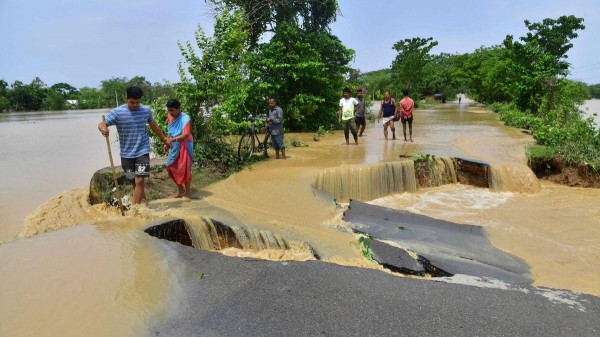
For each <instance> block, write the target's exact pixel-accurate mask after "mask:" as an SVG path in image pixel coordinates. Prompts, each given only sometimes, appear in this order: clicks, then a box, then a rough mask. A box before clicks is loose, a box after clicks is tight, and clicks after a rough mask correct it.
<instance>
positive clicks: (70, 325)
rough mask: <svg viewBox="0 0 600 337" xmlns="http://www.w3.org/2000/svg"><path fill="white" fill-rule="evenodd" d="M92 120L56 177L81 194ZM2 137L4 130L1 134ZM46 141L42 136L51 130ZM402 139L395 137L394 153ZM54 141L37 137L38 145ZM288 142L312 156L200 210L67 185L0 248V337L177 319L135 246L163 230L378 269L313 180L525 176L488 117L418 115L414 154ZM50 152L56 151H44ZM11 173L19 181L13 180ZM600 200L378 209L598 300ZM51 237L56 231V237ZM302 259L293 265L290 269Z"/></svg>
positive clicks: (172, 288)
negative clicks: (485, 244)
mask: <svg viewBox="0 0 600 337" xmlns="http://www.w3.org/2000/svg"><path fill="white" fill-rule="evenodd" d="M463 102H464V101H463ZM96 119H97V118H96V117H94V118H93V121H92V120H91V119H90V120H85V119H81V120H80V125H79V126H78V127H74V128H80V129H85V130H87V131H86V132H87V133H86V134H85V135H82V136H80V137H81V138H84V139H85V142H86V143H87V142H89V147H85V146H88V145H81V144H82V143H79V146H80V147H81V149H82V151H81V152H82V153H84V154H85V156H86V157H85V158H84V159H83V160H81V165H83V166H77V165H74V164H71V163H67V164H66V165H65V167H63V166H57V167H54V168H52V169H51V171H52V170H56V171H59V172H65V170H68V169H71V166H75V168H77V167H80V168H81V170H82V171H86V174H87V178H86V181H87V180H88V179H89V178H90V177H91V174H92V173H93V171H94V170H95V169H98V168H100V167H104V166H107V165H108V159H107V158H106V159H104V160H103V161H102V163H100V164H94V165H95V167H94V168H92V169H91V170H90V171H91V172H89V173H87V168H86V167H87V165H88V162H87V161H93V160H95V159H93V158H105V152H106V149H105V143H104V141H103V139H102V138H101V137H100V135H99V134H98V132H97V131H96V124H97V122H95V120H96ZM81 122H83V123H81ZM63 123H66V122H63ZM90 123H91V125H88V124H90ZM3 124H4V123H2V122H0V127H3V126H2V125H3ZM57 124H61V123H57ZM25 125H29V124H25ZM88 127H89V129H88ZM7 129H8V128H7ZM43 129H44V132H45V131H46V129H47V128H43ZM401 129H402V127H401V125H398V126H397V130H396V135H397V137H398V138H399V139H401V138H402V136H401V133H402V130H401ZM40 132H41V131H40ZM113 134H114V133H113ZM55 137H58V136H53V135H51V134H46V136H44V137H42V138H44V139H54V138H55ZM292 137H298V138H300V139H302V140H303V141H304V142H305V143H306V144H308V145H309V147H304V148H291V147H290V148H289V150H288V151H287V154H288V155H289V156H290V157H289V158H288V160H287V161H283V160H281V161H276V160H269V161H265V162H261V163H258V164H255V165H253V166H252V167H251V168H249V169H247V170H245V171H243V172H239V173H237V174H234V175H233V176H231V177H229V178H228V179H226V180H223V181H220V182H218V183H216V184H213V185H211V186H208V187H207V188H205V189H203V190H193V194H194V195H195V196H198V197H200V200H192V201H180V200H173V199H167V200H159V201H154V202H152V203H150V204H149V205H148V206H147V207H146V206H141V207H138V208H136V209H134V210H131V211H129V212H128V215H127V217H126V218H125V219H123V218H121V217H120V216H119V215H118V213H117V212H116V211H115V210H110V209H107V208H106V207H103V206H94V207H91V206H89V205H86V203H85V202H84V201H85V198H86V189H85V188H77V187H76V186H77V185H75V186H73V185H69V184H65V185H64V187H63V188H64V189H67V188H70V187H71V186H72V187H73V189H71V190H69V191H67V192H65V193H63V194H62V195H60V196H58V197H56V198H53V199H52V200H50V201H49V202H48V203H46V204H45V205H42V206H41V207H40V208H38V209H37V210H35V211H34V212H33V213H32V214H31V215H30V216H29V217H28V221H27V224H26V225H23V222H19V223H18V224H17V225H16V226H14V227H13V229H12V231H13V232H18V233H20V236H21V237H25V238H22V239H18V240H13V241H10V239H8V240H6V241H5V242H7V241H10V242H7V243H4V244H2V245H0V284H2V285H3V287H2V288H0V315H1V316H2V317H6V318H7V319H6V322H9V323H8V324H1V325H0V335H11V336H13V335H14V336H24V335H61V336H80V335H85V334H87V333H85V332H89V331H94V332H95V333H94V335H97V336H109V335H110V336H112V335H120V336H138V335H144V334H148V333H149V331H150V328H151V324H150V322H151V321H153V320H154V319H157V318H158V319H160V317H161V315H163V314H164V312H166V309H167V308H168V306H169V305H172V300H168V299H173V298H177V296H178V289H179V288H178V281H177V279H176V278H175V276H174V275H175V274H176V273H174V272H173V271H171V270H169V269H168V267H167V265H173V264H169V263H167V261H168V260H169V259H171V258H172V257H169V256H161V255H160V254H158V253H157V250H156V248H155V244H156V241H155V239H154V238H152V237H150V236H148V235H146V234H145V233H144V232H143V229H144V228H146V227H148V226H150V225H151V224H152V223H153V221H155V220H156V219H160V218H164V217H175V218H183V219H186V221H189V222H194V221H197V218H198V217H200V216H203V217H210V218H212V219H215V220H218V221H221V222H223V223H227V224H230V225H245V226H248V227H252V228H257V229H262V230H268V231H270V232H273V233H275V234H277V235H279V236H281V237H283V238H285V239H286V240H293V241H298V242H306V243H308V244H310V246H311V247H313V248H314V249H315V251H316V252H318V254H319V255H320V257H321V258H322V260H324V261H328V262H332V263H337V264H342V265H353V266H361V267H368V268H377V266H375V265H374V264H372V263H371V262H369V261H367V260H366V259H364V258H363V257H362V255H361V253H360V251H359V247H358V244H357V240H356V237H355V236H354V235H353V234H351V233H350V232H349V230H348V229H347V226H346V224H345V223H344V222H343V221H341V215H342V212H343V209H342V208H341V207H339V206H337V205H336V204H335V203H334V201H333V197H332V196H331V195H328V194H326V193H323V192H319V191H317V190H316V189H314V188H313V185H314V184H315V180H316V177H317V175H318V174H319V173H320V172H322V171H323V170H325V169H328V168H332V167H340V166H351V165H359V166H360V165H367V164H373V163H378V162H388V161H395V160H397V159H398V156H399V155H403V154H407V153H429V154H433V155H435V156H439V157H443V156H453V157H462V158H466V159H473V160H479V161H484V162H488V163H492V164H497V165H508V166H511V165H515V166H523V164H524V162H525V151H524V148H525V146H526V145H527V144H529V143H530V142H532V139H531V137H530V136H527V135H524V134H523V133H521V132H520V130H516V129H512V128H508V127H505V126H503V125H502V123H501V122H499V121H498V119H497V115H495V114H494V113H491V112H489V111H486V110H483V109H482V108H481V107H479V106H477V105H474V104H473V105H470V104H465V103H463V104H461V105H457V104H451V103H449V104H446V105H444V106H441V107H439V108H436V109H431V110H419V111H417V112H416V113H415V122H414V132H413V137H414V140H415V142H414V143H409V142H404V141H403V140H396V141H391V140H388V141H385V140H384V139H383V132H382V130H381V124H377V123H375V124H373V125H368V127H367V130H366V132H365V135H364V137H362V138H360V139H359V143H360V144H359V145H358V146H354V145H350V146H347V145H345V141H344V138H343V133H342V132H340V131H336V132H334V133H332V134H328V135H326V136H324V137H322V138H321V141H320V142H314V141H313V140H312V134H300V135H291V134H290V135H286V138H288V139H291V138H292ZM60 141H61V140H56V142H60ZM47 143H51V142H47ZM91 144H93V145H91ZM115 148H116V147H115ZM52 149H55V146H52V147H49V149H48V151H49V152H52V151H53V150H52ZM5 150H6V149H5ZM10 155H12V156H14V158H15V161H16V162H22V161H23V159H21V157H22V155H20V154H16V153H13V154H10ZM57 156H58V155H56V156H50V155H49V157H53V158H54V157H57ZM3 163H4V161H3ZM3 165H4V164H3ZM57 165H58V164H57ZM90 165H91V164H90ZM41 166H42V167H44V169H43V170H40V171H37V172H34V173H33V174H30V176H31V177H35V179H34V178H31V179H29V180H32V181H35V182H36V183H37V184H38V185H40V186H43V185H45V184H50V183H49V182H47V181H48V179H47V177H46V176H38V175H39V173H40V172H44V171H46V170H47V168H46V167H45V166H44V165H41ZM2 172H4V170H3V171H2ZM19 172H20V169H19V168H18V167H17V168H16V169H15V171H14V172H13V175H18V173H19ZM506 172H508V174H509V175H513V177H512V178H514V180H515V181H519V180H520V179H521V178H522V176H526V172H525V173H523V172H524V171H519V170H512V171H511V170H506ZM77 174H80V175H82V176H83V175H86V174H82V173H77ZM25 178H29V177H25ZM3 179H5V180H3V181H2V184H3V186H4V184H9V181H10V179H9V178H6V177H3ZM521 180H523V179H521ZM62 181H63V183H64V182H65V180H62ZM69 181H70V180H69ZM16 186H20V185H18V184H17V185H16ZM14 188H16V187H14ZM32 188H33V187H32ZM41 188H42V187H41ZM525 192H526V193H525ZM57 193H58V192H57ZM599 197H600V192H599V191H598V190H584V189H573V188H567V187H562V186H556V185H550V184H545V183H544V184H542V186H541V191H540V192H531V191H519V188H518V187H515V188H513V189H512V192H502V191H490V190H489V189H483V188H474V187H470V186H464V185H460V184H456V185H445V186H442V187H437V188H431V189H423V190H418V191H417V192H415V193H402V194H396V195H392V196H388V197H384V198H381V199H377V200H374V201H373V203H375V204H378V205H383V206H386V207H392V208H396V209H406V210H409V211H412V212H416V213H421V214H424V215H429V216H432V217H436V218H440V219H445V220H451V221H456V222H459V223H467V224H476V225H480V226H484V227H486V228H487V229H488V230H489V232H490V233H491V238H490V239H491V241H492V243H493V244H494V245H495V246H497V247H498V248H500V249H503V250H506V251H508V252H510V253H512V254H515V255H517V256H519V257H521V258H523V259H524V260H525V261H526V262H527V263H528V264H530V266H531V267H532V273H533V278H534V282H535V283H534V284H535V285H538V286H546V287H556V288H565V289H572V290H576V291H581V292H585V293H589V294H594V295H596V296H598V295H600V272H599V271H598V270H597V268H594V266H595V265H597V261H598V258H600V249H599V248H598V247H600V229H599V227H600V226H598V224H600V205H598V203H597V200H599ZM47 199H48V198H47ZM47 199H46V200H47ZM10 200H11V199H10V198H9V197H5V199H3V203H2V205H3V207H6V208H5V209H6V210H7V212H9V210H11V209H12V208H13V207H14V208H15V209H17V210H18V209H19V205H18V204H17V203H16V202H15V204H14V205H11V203H13V202H12V201H10ZM82 200H83V201H82ZM5 209H3V210H2V211H3V214H5V213H4V212H5ZM1 221H7V220H5V219H2V220H1ZM2 226H3V227H5V226H6V224H5V222H3V223H2ZM63 227H66V228H63ZM15 228H16V230H15ZM58 228H63V229H62V230H55V229H58ZM34 234H35V235H34ZM244 254H245V252H242V251H238V252H236V251H229V252H228V255H239V256H244ZM258 256H260V254H259V255H258ZM263 257H265V258H274V257H273V256H263ZM285 258H294V255H293V254H291V255H288V256H286V257H285ZM305 258H306V256H305V255H303V254H298V259H305ZM175 265H176V263H175ZM3 321H4V320H3ZM3 323H4V322H3ZM86 327H88V328H89V329H90V330H85V329H86Z"/></svg>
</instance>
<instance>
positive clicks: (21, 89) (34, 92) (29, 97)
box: [10, 77, 47, 111]
mask: <svg viewBox="0 0 600 337" xmlns="http://www.w3.org/2000/svg"><path fill="white" fill-rule="evenodd" d="M46 91H47V86H46V84H45V83H44V82H43V81H42V80H41V79H40V78H39V77H36V78H35V79H34V80H33V81H31V83H30V84H27V85H25V84H23V82H21V81H15V82H14V83H13V84H12V85H11V91H10V100H11V103H12V105H13V109H14V110H17V111H18V110H40V109H41V108H42V107H43V103H44V98H45V97H46Z"/></svg>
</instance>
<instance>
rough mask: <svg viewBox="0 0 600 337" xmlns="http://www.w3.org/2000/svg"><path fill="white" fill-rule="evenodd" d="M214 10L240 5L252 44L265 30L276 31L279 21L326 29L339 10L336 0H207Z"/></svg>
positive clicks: (306, 28) (323, 30)
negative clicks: (247, 24)
mask: <svg viewBox="0 0 600 337" xmlns="http://www.w3.org/2000/svg"><path fill="white" fill-rule="evenodd" d="M208 2H210V3H212V4H213V5H214V9H215V11H216V12H217V13H220V12H223V11H224V10H226V9H230V8H235V9H241V10H242V11H243V13H244V19H245V20H246V21H247V22H248V23H249V27H248V33H249V35H248V37H249V39H250V42H251V44H253V45H256V44H257V43H258V41H259V40H260V38H261V37H262V36H263V34H264V33H265V32H271V33H276V31H277V27H278V26H280V25H281V24H283V23H287V24H292V25H294V26H296V27H298V28H300V29H301V30H303V31H306V32H329V25H330V24H332V23H333V22H335V20H336V18H337V14H338V12H339V8H338V4H337V0H208Z"/></svg>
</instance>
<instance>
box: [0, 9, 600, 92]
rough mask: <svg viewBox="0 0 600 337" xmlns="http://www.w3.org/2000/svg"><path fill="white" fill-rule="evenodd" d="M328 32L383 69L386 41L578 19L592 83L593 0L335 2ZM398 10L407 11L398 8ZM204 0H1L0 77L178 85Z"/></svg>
mask: <svg viewBox="0 0 600 337" xmlns="http://www.w3.org/2000/svg"><path fill="white" fill-rule="evenodd" d="M338 3H339V5H340V7H341V11H342V16H340V17H339V18H338V21H337V22H336V23H335V24H333V26H332V30H333V33H334V34H335V35H337V36H338V37H339V38H340V39H341V40H342V42H343V43H344V44H345V45H346V46H347V47H349V48H352V49H354V50H355V51H356V59H355V61H354V63H353V66H354V67H356V68H359V69H361V71H363V72H365V71H371V70H377V69H382V68H386V67H389V66H390V64H391V62H392V60H393V59H394V57H395V55H396V52H395V51H394V50H392V45H393V44H394V43H395V42H397V41H399V40H402V39H405V38H412V37H433V38H434V39H435V40H436V41H438V42H439V45H438V46H437V47H435V48H434V49H433V50H432V52H433V53H441V52H448V53H455V52H458V53H466V52H472V51H474V50H475V49H477V48H479V47H481V46H491V45H495V44H500V43H501V42H502V40H503V39H504V37H505V36H506V35H507V34H511V35H513V36H515V37H520V36H523V35H524V34H525V33H526V28H525V25H524V24H523V21H524V20H526V19H529V20H530V21H536V22H538V21H541V20H542V19H544V18H547V17H550V18H558V17H559V16H561V15H571V14H572V15H575V16H577V17H582V18H584V19H585V21H584V24H585V26H586V29H585V30H584V31H581V32H579V37H578V38H577V39H575V40H574V41H573V44H574V47H573V49H571V51H570V52H569V59H568V60H569V61H570V62H571V64H572V67H573V69H572V75H571V78H574V79H578V80H583V81H584V82H587V83H600V43H598V37H597V35H598V32H600V0H535V1H534V0H455V1H448V0H429V1H414V0H413V1H392V0H388V1H384V0H369V1H360V0H338ZM403 4H406V5H403ZM211 23H212V20H211V17H210V15H209V11H208V9H207V7H206V5H205V3H204V0H53V1H43V0H0V79H4V80H6V81H7V82H9V83H12V82H14V81H15V80H20V81H22V82H25V83H30V82H31V80H33V79H34V78H35V77H36V76H38V77H40V78H41V79H42V80H43V81H44V82H45V83H46V84H48V85H52V84H55V83H58V82H66V83H69V84H71V85H73V86H75V87H78V88H79V87H83V86H89V87H99V85H100V81H102V80H104V79H108V78H111V77H128V78H131V77H133V76H137V75H139V76H145V77H146V79H148V80H149V81H151V82H162V81H163V80H169V81H172V82H177V81H178V74H177V62H178V61H179V60H180V59H181V55H180V53H179V49H178V46H177V41H182V42H185V41H188V40H193V39H194V32H195V30H196V27H197V26H198V25H201V26H203V27H204V28H205V29H207V30H208V31H211Z"/></svg>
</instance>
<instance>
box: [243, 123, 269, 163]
mask: <svg viewBox="0 0 600 337" xmlns="http://www.w3.org/2000/svg"><path fill="white" fill-rule="evenodd" d="M248 119H249V120H250V127H249V128H248V129H246V131H244V133H243V134H242V138H241V139H240V143H239V145H238V158H239V159H240V162H242V163H243V162H246V161H247V160H249V159H250V158H251V157H252V154H254V151H257V152H263V153H264V155H265V157H268V156H269V154H268V151H267V150H268V149H269V148H273V143H272V141H271V133H270V132H269V128H268V127H265V129H266V130H265V137H264V139H263V141H262V142H261V141H260V139H259V138H258V134H259V133H260V132H261V130H260V129H258V128H257V126H256V121H258V120H265V119H266V116H264V115H259V116H257V117H256V118H255V117H253V116H252V115H250V116H249V117H248Z"/></svg>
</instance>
